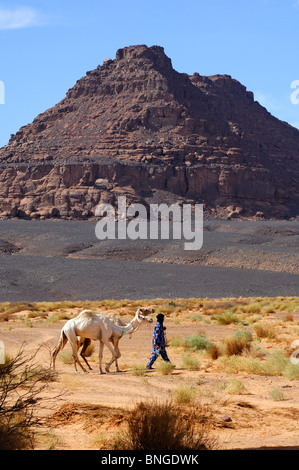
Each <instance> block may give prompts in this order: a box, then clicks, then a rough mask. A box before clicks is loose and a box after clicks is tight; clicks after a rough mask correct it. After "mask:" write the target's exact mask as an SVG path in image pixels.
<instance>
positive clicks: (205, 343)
mask: <svg viewBox="0 0 299 470" xmlns="http://www.w3.org/2000/svg"><path fill="white" fill-rule="evenodd" d="M210 345H211V341H210V340H209V339H208V338H207V337H206V336H205V335H203V334H195V335H192V336H187V337H186V347H187V349H192V350H193V351H200V350H203V349H208V348H209V347H210Z"/></svg>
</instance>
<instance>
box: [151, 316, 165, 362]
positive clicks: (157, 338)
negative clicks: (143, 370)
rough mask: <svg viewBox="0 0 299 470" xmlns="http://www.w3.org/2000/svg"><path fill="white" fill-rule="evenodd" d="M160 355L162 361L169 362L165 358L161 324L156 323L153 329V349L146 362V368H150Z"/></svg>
mask: <svg viewBox="0 0 299 470" xmlns="http://www.w3.org/2000/svg"><path fill="white" fill-rule="evenodd" d="M159 355H161V357H162V359H163V360H164V361H167V362H170V361H169V358H168V356H167V352H166V350H165V335H164V328H163V324H162V323H160V322H157V323H156V325H155V328H154V333H153V349H152V352H151V358H150V360H149V362H148V364H147V365H148V367H151V366H152V365H153V363H154V362H155V360H156V359H157V357H158V356H159Z"/></svg>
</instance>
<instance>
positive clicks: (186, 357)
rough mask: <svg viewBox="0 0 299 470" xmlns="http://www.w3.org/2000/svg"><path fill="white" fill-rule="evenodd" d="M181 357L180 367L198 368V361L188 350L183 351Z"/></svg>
mask: <svg viewBox="0 0 299 470" xmlns="http://www.w3.org/2000/svg"><path fill="white" fill-rule="evenodd" d="M181 359H182V367H183V368H184V369H188V370H199V369H200V362H199V361H198V359H197V358H196V357H194V356H192V355H191V354H190V353H189V352H184V353H182V354H181Z"/></svg>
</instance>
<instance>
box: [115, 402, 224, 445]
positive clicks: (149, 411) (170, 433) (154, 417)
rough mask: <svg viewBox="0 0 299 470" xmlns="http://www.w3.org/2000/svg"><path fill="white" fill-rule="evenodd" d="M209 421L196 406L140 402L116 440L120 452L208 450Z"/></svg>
mask: <svg viewBox="0 0 299 470" xmlns="http://www.w3.org/2000/svg"><path fill="white" fill-rule="evenodd" d="M215 446H216V443H215V441H214V440H213V439H211V438H210V437H209V431H208V419H207V416H206V414H205V412H204V411H202V410H201V409H198V408H195V407H188V408H187V409H182V408H180V407H178V406H175V405H174V404H173V403H172V402H171V401H169V402H166V403H159V402H153V403H143V402H141V403H139V404H138V405H137V406H136V407H135V409H134V410H133V411H132V413H131V414H130V416H129V417H128V418H127V426H126V430H125V431H124V432H123V433H122V434H121V436H118V437H117V440H116V441H115V448H116V449H117V450H124V449H126V450H135V451H136V450H141V451H142V450H176V451H180V450H185V451H186V450H208V449H213V448H214V447H215Z"/></svg>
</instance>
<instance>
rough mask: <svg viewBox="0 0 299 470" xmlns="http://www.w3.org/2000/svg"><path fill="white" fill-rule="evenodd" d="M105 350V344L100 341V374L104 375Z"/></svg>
mask: <svg viewBox="0 0 299 470" xmlns="http://www.w3.org/2000/svg"><path fill="white" fill-rule="evenodd" d="M103 349H104V343H102V341H100V347H99V373H100V374H104V373H105V372H103V369H102V359H103Z"/></svg>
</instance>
